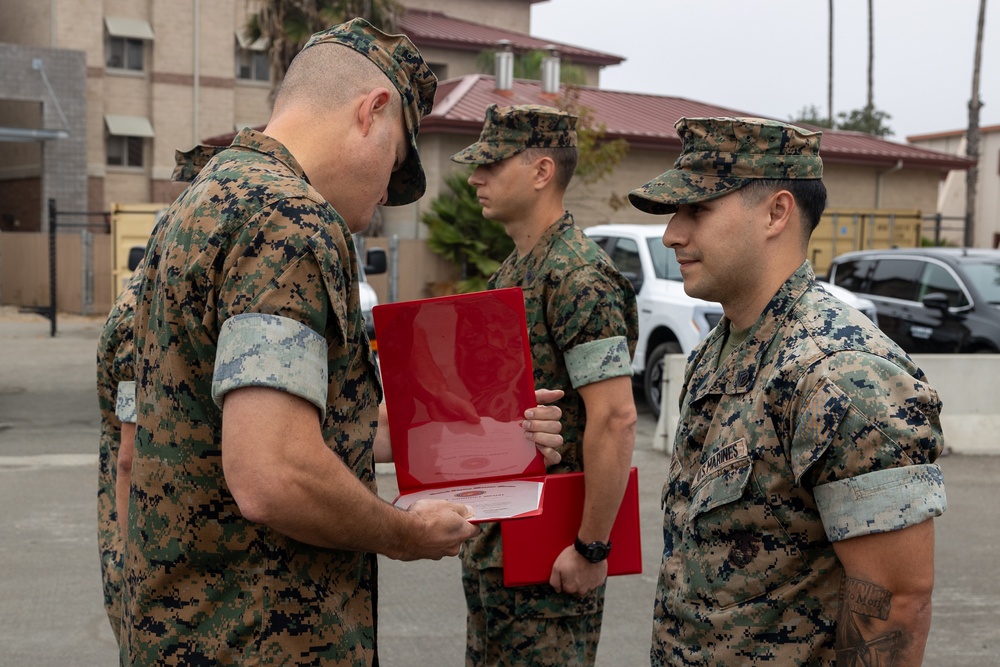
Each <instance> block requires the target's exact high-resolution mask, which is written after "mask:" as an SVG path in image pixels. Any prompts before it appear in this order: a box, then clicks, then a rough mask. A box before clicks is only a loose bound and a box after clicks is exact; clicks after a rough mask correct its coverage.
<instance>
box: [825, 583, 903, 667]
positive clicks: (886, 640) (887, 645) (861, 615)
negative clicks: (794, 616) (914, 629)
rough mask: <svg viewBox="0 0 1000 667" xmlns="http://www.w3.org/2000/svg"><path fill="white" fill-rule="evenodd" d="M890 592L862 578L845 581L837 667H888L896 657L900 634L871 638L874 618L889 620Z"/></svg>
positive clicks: (839, 622) (892, 633) (893, 633)
mask: <svg viewBox="0 0 1000 667" xmlns="http://www.w3.org/2000/svg"><path fill="white" fill-rule="evenodd" d="M891 607H892V593H891V592H890V591H889V590H888V589H885V588H882V587H881V586H879V585H877V584H873V583H871V582H868V581H862V580H861V579H852V578H851V577H845V578H844V585H843V587H842V588H841V593H840V616H839V618H838V619H837V667H891V666H892V664H893V662H895V660H896V657H897V656H898V655H899V651H900V646H901V638H902V634H903V633H902V632H900V631H899V630H892V631H890V632H885V633H883V634H880V635H877V636H872V635H874V634H875V629H874V628H873V627H872V626H873V623H872V620H873V619H878V620H881V621H884V620H886V619H888V618H889V610H890V609H891Z"/></svg>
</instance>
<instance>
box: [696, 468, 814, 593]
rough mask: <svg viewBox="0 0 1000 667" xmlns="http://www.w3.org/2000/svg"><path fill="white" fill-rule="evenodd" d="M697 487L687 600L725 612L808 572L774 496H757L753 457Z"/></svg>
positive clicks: (758, 489) (758, 490)
mask: <svg viewBox="0 0 1000 667" xmlns="http://www.w3.org/2000/svg"><path fill="white" fill-rule="evenodd" d="M696 481H697V482H698V484H697V486H695V488H694V489H693V491H692V495H691V505H690V511H689V513H688V520H687V524H686V526H685V536H684V537H685V542H687V544H688V547H689V548H688V549H686V551H687V554H686V558H687V561H688V563H687V568H685V569H686V575H687V576H686V581H685V585H686V586H687V587H688V592H687V594H688V597H689V599H700V600H702V601H704V602H706V603H709V604H711V605H713V606H718V607H729V606H731V605H734V604H739V603H740V602H745V601H747V600H751V599H753V598H756V597H758V596H760V595H764V594H766V593H769V592H771V591H773V590H775V589H776V588H779V587H781V586H783V585H784V584H786V583H788V582H789V580H791V579H792V578H794V577H795V576H796V575H798V574H799V573H801V572H802V571H803V570H805V569H806V562H805V559H804V558H803V557H802V554H801V552H800V551H799V549H798V548H797V547H796V546H795V544H794V542H793V541H792V540H791V539H790V538H789V533H788V530H787V528H786V527H785V526H783V525H781V523H780V522H779V521H778V519H777V518H776V516H775V513H774V508H772V507H771V505H770V503H769V501H768V497H769V496H771V497H774V494H768V495H765V494H764V493H762V492H761V491H760V488H759V485H758V482H757V480H756V478H755V476H754V461H753V458H752V456H750V455H747V456H744V457H740V458H739V459H736V460H733V461H731V462H729V463H728V464H727V465H726V466H725V467H724V468H722V469H719V470H717V471H715V472H713V473H712V474H710V475H706V476H705V477H704V478H702V479H700V480H696ZM779 501H780V499H779Z"/></svg>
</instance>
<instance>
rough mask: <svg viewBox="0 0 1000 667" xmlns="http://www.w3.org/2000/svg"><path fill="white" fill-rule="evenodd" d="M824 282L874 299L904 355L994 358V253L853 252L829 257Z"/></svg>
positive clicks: (997, 299) (997, 290)
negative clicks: (952, 354) (827, 279)
mask: <svg viewBox="0 0 1000 667" xmlns="http://www.w3.org/2000/svg"><path fill="white" fill-rule="evenodd" d="M830 282H831V283H833V284H834V285H838V286H840V287H844V288H847V289H849V290H851V291H852V292H855V293H857V294H859V295H863V296H865V297H867V298H869V299H871V300H872V301H874V302H875V305H876V306H877V307H878V320H879V327H880V328H881V329H882V330H883V331H885V333H886V334H887V335H888V336H889V337H890V338H892V339H893V340H894V341H896V342H897V343H898V344H899V346H900V347H902V348H903V349H904V350H906V351H907V352H912V353H929V352H965V353H971V352H992V353H996V352H1000V250H976V249H962V248H896V249H892V250H859V251H857V252H849V253H845V254H843V255H840V256H839V257H835V258H834V260H833V263H832V264H831V265H830Z"/></svg>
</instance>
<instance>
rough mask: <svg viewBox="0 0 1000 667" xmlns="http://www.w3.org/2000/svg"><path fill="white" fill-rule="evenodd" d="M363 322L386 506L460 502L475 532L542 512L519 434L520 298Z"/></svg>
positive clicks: (532, 455) (527, 444)
mask: <svg viewBox="0 0 1000 667" xmlns="http://www.w3.org/2000/svg"><path fill="white" fill-rule="evenodd" d="M372 315H373V317H374V319H375V331H376V333H377V336H378V346H379V366H380V368H381V371H382V381H383V385H384V387H385V402H386V409H387V412H388V416H389V436H390V438H391V441H392V454H393V459H394V461H395V464H396V477H397V482H398V484H399V490H400V494H399V496H398V497H397V498H396V500H395V501H394V504H395V505H396V506H398V507H401V508H403V509H405V508H407V507H409V506H410V504H412V503H413V502H416V501H417V500H419V499H421V498H440V499H444V500H452V501H455V502H462V503H465V504H466V505H470V506H471V507H472V508H473V509H474V510H475V513H476V516H475V519H473V521H476V522H480V521H499V520H503V519H511V518H520V517H525V516H533V515H537V514H538V513H539V512H541V506H542V491H543V488H544V486H543V483H544V477H543V476H544V475H545V463H544V460H543V459H542V456H541V454H540V453H539V452H538V450H537V448H536V447H535V444H534V443H533V442H532V441H530V440H528V439H526V438H525V437H524V429H523V428H522V426H521V422H522V420H523V419H524V411H525V410H527V409H528V408H530V407H532V406H534V405H535V383H534V377H533V375H532V368H531V348H530V347H529V344H528V331H527V322H526V319H525V312H524V293H523V292H522V291H521V289H520V288H518V287H512V288H507V289H499V290H490V291H487V292H475V293H472V294H459V295H454V296H444V297H436V298H432V299H419V300H415V301H403V302H399V303H390V304H383V305H379V306H375V308H374V309H373V311H372Z"/></svg>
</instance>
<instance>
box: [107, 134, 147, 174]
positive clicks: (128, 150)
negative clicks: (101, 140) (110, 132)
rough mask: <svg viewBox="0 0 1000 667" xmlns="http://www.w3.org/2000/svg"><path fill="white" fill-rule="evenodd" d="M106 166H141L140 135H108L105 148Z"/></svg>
mask: <svg viewBox="0 0 1000 667" xmlns="http://www.w3.org/2000/svg"><path fill="white" fill-rule="evenodd" d="M105 150H106V152H107V156H108V166H111V167H141V166H142V154H143V138H142V137H115V136H111V137H108V140H107V145H106V148H105Z"/></svg>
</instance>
